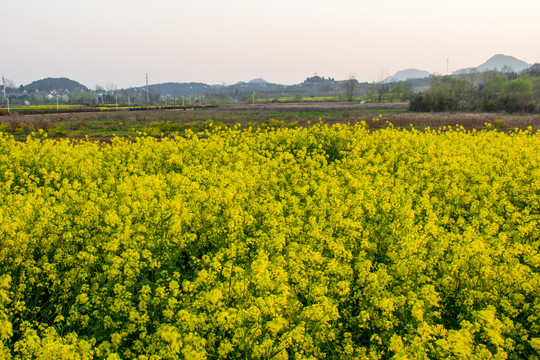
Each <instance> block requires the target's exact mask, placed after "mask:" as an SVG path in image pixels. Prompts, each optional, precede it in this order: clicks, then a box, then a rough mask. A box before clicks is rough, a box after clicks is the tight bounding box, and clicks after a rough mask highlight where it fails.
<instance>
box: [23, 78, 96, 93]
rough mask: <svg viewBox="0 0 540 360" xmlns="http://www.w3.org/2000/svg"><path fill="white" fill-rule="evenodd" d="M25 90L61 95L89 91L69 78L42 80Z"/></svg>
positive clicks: (26, 86)
mask: <svg viewBox="0 0 540 360" xmlns="http://www.w3.org/2000/svg"><path fill="white" fill-rule="evenodd" d="M24 89H25V90H26V91H27V92H35V91H36V90H37V91H39V92H52V91H56V92H59V93H64V92H66V90H67V92H72V91H81V90H82V91H88V88H87V87H86V86H84V85H83V84H81V83H78V82H77V81H74V80H70V79H68V78H46V79H42V80H37V81H34V82H33V83H31V84H28V85H25V86H24Z"/></svg>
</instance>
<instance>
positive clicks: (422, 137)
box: [0, 124, 540, 360]
mask: <svg viewBox="0 0 540 360" xmlns="http://www.w3.org/2000/svg"><path fill="white" fill-rule="evenodd" d="M539 150H540V136H538V135H537V134H533V133H532V132H531V131H530V130H527V131H518V132H512V133H511V134H504V133H500V132H496V131H480V132H474V131H473V132H467V131H465V130H463V129H462V128H460V127H455V128H446V129H444V130H443V129H439V130H430V129H426V131H423V132H419V131H416V130H414V129H411V130H400V129H394V128H393V127H392V126H389V127H388V128H386V129H383V130H380V131H374V132H370V131H368V130H367V129H366V127H365V125H363V124H358V125H354V126H351V125H335V126H326V125H322V124H319V125H316V126H312V127H310V128H298V129H287V128H283V129H278V130H275V129H265V130H262V129H256V130H253V129H251V130H246V131H240V130H238V129H215V130H207V131H205V132H204V133H200V134H193V133H191V132H188V134H187V136H186V137H167V138H163V139H160V140H156V139H154V138H151V137H140V138H137V139H135V140H134V141H132V140H127V139H123V138H115V139H114V140H113V141H112V144H104V143H98V142H91V141H70V140H48V139H45V138H44V137H43V134H39V135H35V136H30V137H29V138H28V139H27V141H26V142H18V141H15V140H14V139H13V138H11V137H8V136H6V135H3V134H0V180H1V181H0V358H3V359H27V358H41V359H60V358H61V359H141V360H143V359H154V360H157V359H207V358H254V359H258V358H265V359H270V358H275V359H288V358H294V359H318V358H335V359H338V358H339V359H346V358H348V359H387V358H392V357H394V358H396V359H407V358H409V359H421V358H425V359H427V358H434V359H435V358H485V359H488V358H496V359H506V358H508V359H518V358H529V359H539V358H540V357H539V355H538V354H539V352H540V319H539V316H540V315H539V314H540V226H539V225H540V166H539V164H540V151H539Z"/></svg>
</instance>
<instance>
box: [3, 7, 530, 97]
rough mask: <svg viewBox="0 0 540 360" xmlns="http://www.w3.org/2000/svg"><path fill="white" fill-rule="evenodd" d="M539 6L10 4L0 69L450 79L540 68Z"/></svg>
mask: <svg viewBox="0 0 540 360" xmlns="http://www.w3.org/2000/svg"><path fill="white" fill-rule="evenodd" d="M539 14H540V1H539V0H513V1H506V0H505V1H503V0H480V1H476V0H467V1H464V0H453V1H444V2H443V1H435V0H409V1H403V0H379V1H374V0H369V1H353V0H332V1H330V0H326V1H319V0H309V1H308V0H287V1H285V0H273V1H266V0H259V1H257V0H229V1H221V0H203V1H194V0H192V1H173V0H153V1H148V0H145V1H142V0H129V1H128V0H106V1H105V0H94V1H74V0H49V1H44V0H25V1H14V0H12V1H9V0H1V3H0V24H1V26H2V32H1V33H2V35H1V39H2V40H1V42H0V44H1V47H0V49H1V50H0V74H1V75H4V76H5V77H6V78H8V79H11V80H13V81H14V82H15V83H16V84H17V85H20V84H23V85H26V84H28V83H30V82H32V81H34V80H39V79H42V78H45V77H68V78H71V79H73V80H76V81H79V82H81V83H83V84H84V85H86V86H88V87H90V88H95V86H96V84H99V85H102V86H105V85H106V84H108V83H114V84H116V85H117V86H118V87H119V88H123V87H129V86H140V85H143V84H144V82H145V73H148V76H149V82H150V83H151V84H154V83H161V82H169V81H170V82H191V81H194V82H205V83H209V84H221V83H225V84H232V83H236V82H238V81H249V80H251V79H253V78H259V77H260V78H264V79H265V80H267V81H270V82H275V83H282V84H295V83H300V82H302V81H303V80H304V79H305V78H306V77H308V76H312V75H314V74H315V73H317V74H318V75H319V76H324V77H333V78H335V79H340V80H341V79H346V78H348V77H349V75H350V74H355V75H356V77H357V79H358V80H360V81H370V82H371V81H376V80H378V79H379V78H381V77H382V76H383V75H384V76H386V75H392V74H394V73H395V72H396V71H399V70H403V69H407V68H417V69H421V70H426V71H430V72H437V73H441V74H446V71H447V58H449V69H450V72H452V71H455V70H457V69H460V68H464V67H470V66H477V65H480V64H481V63H483V62H484V61H486V60H487V59H488V58H490V57H491V56H493V55H495V54H499V53H501V54H505V55H512V56H515V57H517V58H518V59H521V60H523V61H526V62H528V63H536V62H540V36H539V35H540V21H539V20H538V16H539Z"/></svg>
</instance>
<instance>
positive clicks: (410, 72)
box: [384, 69, 431, 82]
mask: <svg viewBox="0 0 540 360" xmlns="http://www.w3.org/2000/svg"><path fill="white" fill-rule="evenodd" d="M430 75H431V73H430V72H427V71H424V70H418V69H406V70H401V71H398V72H397V73H395V74H394V75H392V76H389V77H387V78H386V79H385V80H384V82H398V81H407V80H410V79H423V78H426V77H428V76H430Z"/></svg>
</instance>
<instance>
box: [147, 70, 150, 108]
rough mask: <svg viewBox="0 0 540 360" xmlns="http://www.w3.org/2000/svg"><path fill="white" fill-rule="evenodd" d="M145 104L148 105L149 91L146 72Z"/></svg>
mask: <svg viewBox="0 0 540 360" xmlns="http://www.w3.org/2000/svg"><path fill="white" fill-rule="evenodd" d="M146 105H150V92H149V91H148V73H146Z"/></svg>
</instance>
